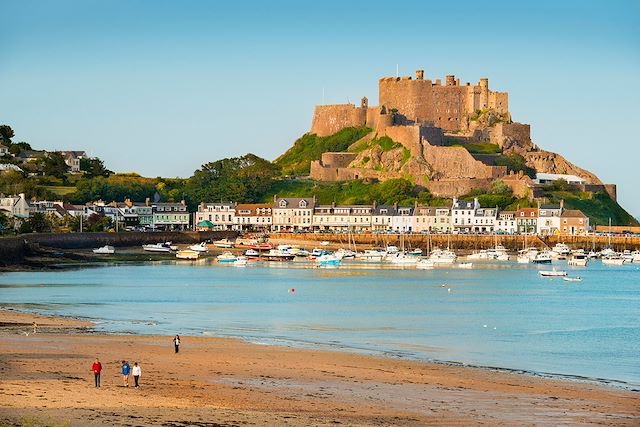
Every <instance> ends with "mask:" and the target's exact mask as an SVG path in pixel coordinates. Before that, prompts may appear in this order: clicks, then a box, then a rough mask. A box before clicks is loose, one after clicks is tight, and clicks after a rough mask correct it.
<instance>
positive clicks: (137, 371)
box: [131, 362, 142, 388]
mask: <svg viewBox="0 0 640 427" xmlns="http://www.w3.org/2000/svg"><path fill="white" fill-rule="evenodd" d="M131 373H132V374H133V381H134V382H135V387H136V388H138V380H139V379H140V375H142V369H140V366H138V362H133V369H132V370H131Z"/></svg>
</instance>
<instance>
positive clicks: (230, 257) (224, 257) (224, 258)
mask: <svg viewBox="0 0 640 427" xmlns="http://www.w3.org/2000/svg"><path fill="white" fill-rule="evenodd" d="M237 259H238V257H237V256H235V255H234V254H232V253H231V252H228V251H227V252H224V253H222V254H220V255H218V256H217V257H216V260H218V262H219V263H221V264H226V263H231V262H235V261H236V260H237Z"/></svg>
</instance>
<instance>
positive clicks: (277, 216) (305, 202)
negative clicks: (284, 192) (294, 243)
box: [272, 196, 316, 231]
mask: <svg viewBox="0 0 640 427" xmlns="http://www.w3.org/2000/svg"><path fill="white" fill-rule="evenodd" d="M315 205H316V198H315V196H314V197H312V198H308V197H307V198H298V197H277V196H273V205H272V209H273V221H272V222H273V224H272V229H273V230H274V231H283V230H287V231H295V230H309V229H311V227H312V224H313V209H314V207H315Z"/></svg>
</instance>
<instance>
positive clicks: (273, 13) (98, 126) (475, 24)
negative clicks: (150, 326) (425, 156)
mask: <svg viewBox="0 0 640 427" xmlns="http://www.w3.org/2000/svg"><path fill="white" fill-rule="evenodd" d="M521 3H522V4H521ZM0 15H1V16H3V25H2V26H0V124H9V125H10V126H12V128H13V129H14V131H15V133H16V137H15V138H14V142H18V141H26V142H29V143H30V144H31V145H32V146H33V147H34V148H37V149H46V150H57V149H59V150H62V149H67V150H86V151H87V152H88V153H89V154H90V155H92V156H97V157H99V158H101V159H102V160H104V161H105V164H106V165H107V167H108V168H110V169H112V170H114V171H116V172H132V171H135V172H138V173H140V174H142V175H144V176H152V177H155V176H163V177H178V176H179V177H188V176H191V175H192V173H193V171H194V170H196V169H198V168H199V167H200V166H201V165H202V164H204V163H207V162H210V161H214V160H218V159H221V158H224V157H234V156H240V155H243V154H246V153H248V152H251V153H254V154H256V155H259V156H261V157H264V158H266V159H269V160H273V159H275V158H276V157H277V156H278V155H280V154H282V153H283V152H284V151H286V150H287V149H288V148H289V147H290V146H291V145H292V144H293V142H294V141H295V140H296V139H297V138H298V137H299V136H301V135H302V134H304V133H305V132H307V131H308V130H309V127H310V124H311V116H312V113H313V107H314V106H315V105H316V104H320V103H322V102H323V92H324V102H325V103H327V104H338V103H346V102H351V103H357V102H359V99H360V98H361V97H362V96H367V97H368V98H369V105H376V104H377V98H378V93H377V81H378V79H379V78H381V77H384V76H394V75H395V74H396V67H398V69H399V72H400V74H401V75H414V72H415V70H416V69H424V70H425V79H432V80H435V79H437V78H440V79H444V76H445V75H447V74H455V75H456V77H458V78H460V80H461V82H467V81H469V82H472V83H474V82H477V81H478V79H479V78H480V77H488V78H489V87H490V89H492V90H496V91H505V92H508V93H509V110H510V112H511V114H512V118H513V119H514V120H515V121H518V122H522V123H529V124H531V126H532V138H533V141H534V143H536V144H537V145H539V146H540V147H541V148H543V149H545V150H549V151H554V152H557V153H560V154H562V155H563V156H565V157H566V158H567V159H568V160H569V161H571V162H573V163H575V164H577V165H578V166H581V167H583V168H585V169H587V170H589V171H591V172H593V173H595V174H596V175H597V176H598V177H600V179H601V180H602V181H603V182H606V183H616V184H617V185H618V199H619V202H620V203H621V204H622V206H623V207H625V208H626V209H627V210H629V211H630V213H632V214H633V215H634V216H636V217H640V197H639V196H640V190H639V189H638V187H637V185H638V182H639V181H640V180H639V178H640V168H639V166H640V144H639V142H640V141H639V138H638V133H637V129H638V127H637V123H638V117H639V115H640V114H639V113H640V107H639V105H638V101H639V100H640V84H638V82H637V81H636V79H638V78H640V25H638V22H640V2H638V1H615V0H612V1H602V2H598V1H592V2H591V1H590V2H584V1H558V0H556V1H536V2H531V4H524V2H514V1H492V2H485V3H483V2H478V1H472V2H466V1H458V2H455V3H453V2H444V1H442V2H438V3H432V2H428V1H424V0H423V1H402V2H391V1H388V0H387V1H373V0H370V1H357V0H356V1H344V0H342V1H322V2H318V1H313V2H312V1H309V2H305V1H277V0H273V1H255V2H251V1H244V2H213V1H197V0H192V1H189V2H178V1H173V2H170V1H163V0H153V1H151V0H130V1H109V2H106V1H94V0H82V1H79V0H78V1H70V0H57V1H55V2H51V1H21V2H18V1H10V0H0Z"/></svg>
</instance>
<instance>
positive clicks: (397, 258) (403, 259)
mask: <svg viewBox="0 0 640 427" xmlns="http://www.w3.org/2000/svg"><path fill="white" fill-rule="evenodd" d="M388 257H390V258H387V260H389V262H391V264H395V265H413V264H416V263H417V262H418V258H417V257H415V256H413V255H407V254H404V253H397V254H395V255H388Z"/></svg>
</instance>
